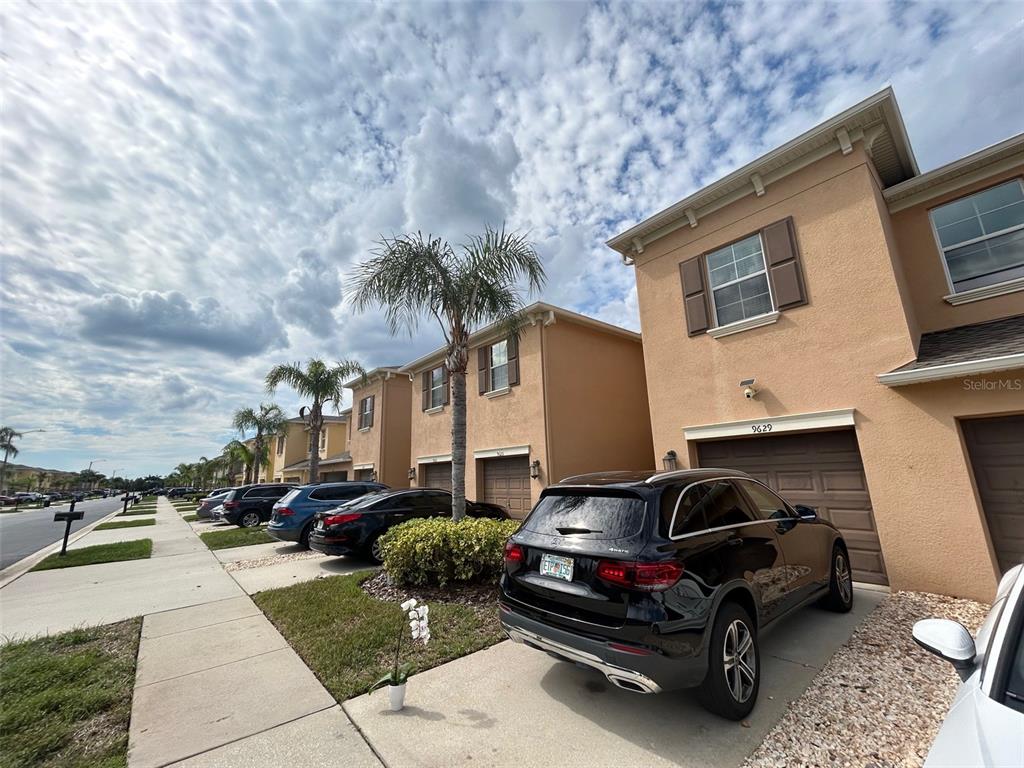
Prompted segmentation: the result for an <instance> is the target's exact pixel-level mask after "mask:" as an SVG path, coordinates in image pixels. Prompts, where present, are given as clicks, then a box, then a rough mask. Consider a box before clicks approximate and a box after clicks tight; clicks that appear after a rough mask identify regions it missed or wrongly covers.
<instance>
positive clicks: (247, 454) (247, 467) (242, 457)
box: [224, 440, 254, 485]
mask: <svg viewBox="0 0 1024 768" xmlns="http://www.w3.org/2000/svg"><path fill="white" fill-rule="evenodd" d="M224 452H225V453H226V454H227V455H228V459H229V460H230V462H231V469H234V468H235V466H237V465H238V464H241V465H242V468H243V472H244V475H243V476H242V481H243V482H244V483H245V485H248V484H249V483H251V482H252V468H253V463H254V462H253V455H252V451H250V450H249V446H247V445H246V444H245V443H243V442H242V441H241V440H232V441H231V442H230V443H228V444H227V445H225V446H224ZM228 474H230V475H231V476H232V477H234V474H235V473H234V472H231V471H230V470H229V472H228Z"/></svg>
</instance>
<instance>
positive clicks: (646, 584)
mask: <svg viewBox="0 0 1024 768" xmlns="http://www.w3.org/2000/svg"><path fill="white" fill-rule="evenodd" d="M682 575H683V567H682V566H681V565H679V564H677V563H638V562H635V561H626V560H602V561H601V562H599V563H598V564H597V578H599V579H601V580H602V581H607V582H608V583H610V584H616V585H617V586H620V587H626V588H627V589H638V590H641V591H643V592H660V591H661V590H663V589H668V588H669V587H671V586H672V585H673V584H675V583H676V582H677V581H679V577H680V576H682Z"/></svg>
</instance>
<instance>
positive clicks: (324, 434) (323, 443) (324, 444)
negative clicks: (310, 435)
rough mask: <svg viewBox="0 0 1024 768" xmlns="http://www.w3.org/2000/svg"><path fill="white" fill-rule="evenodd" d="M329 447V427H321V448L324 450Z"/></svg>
mask: <svg viewBox="0 0 1024 768" xmlns="http://www.w3.org/2000/svg"><path fill="white" fill-rule="evenodd" d="M326 447H327V429H326V428H324V427H321V428H320V450H321V451H322V450H323V449H324V448H326Z"/></svg>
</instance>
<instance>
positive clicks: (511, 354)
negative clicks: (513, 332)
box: [506, 336, 519, 387]
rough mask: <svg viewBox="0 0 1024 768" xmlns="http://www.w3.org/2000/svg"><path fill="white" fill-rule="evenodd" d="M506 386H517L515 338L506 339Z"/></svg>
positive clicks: (517, 367)
mask: <svg viewBox="0 0 1024 768" xmlns="http://www.w3.org/2000/svg"><path fill="white" fill-rule="evenodd" d="M506 349H507V350H508V385H509V386H510V387H515V386H518V385H519V339H517V338H516V337H515V336H509V338H508V347H507V348H506Z"/></svg>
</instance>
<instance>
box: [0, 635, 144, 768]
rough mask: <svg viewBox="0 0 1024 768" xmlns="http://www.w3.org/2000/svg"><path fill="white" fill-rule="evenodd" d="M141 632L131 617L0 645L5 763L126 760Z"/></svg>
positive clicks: (103, 766) (108, 764) (22, 767)
mask: <svg viewBox="0 0 1024 768" xmlns="http://www.w3.org/2000/svg"><path fill="white" fill-rule="evenodd" d="M141 629H142V619H131V620H129V621H122V622H120V623H118V624H108V625H106V626H103V627H93V628H90V629H74V630H71V631H70V632H64V633H62V634H59V635H53V636H52V637H43V638H39V639H37V640H29V641H27V642H21V643H11V644H10V645H6V646H3V648H2V649H0V701H3V707H2V708H0V765H3V766H4V768H29V767H30V766H31V767H32V768H57V766H60V768H115V766H125V765H127V763H128V718H129V716H130V715H131V709H132V688H133V687H134V685H135V658H136V655H137V654H138V650H139V633H140V631H141Z"/></svg>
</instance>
